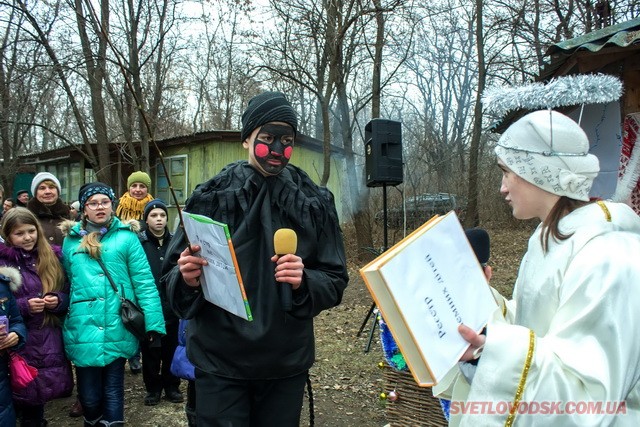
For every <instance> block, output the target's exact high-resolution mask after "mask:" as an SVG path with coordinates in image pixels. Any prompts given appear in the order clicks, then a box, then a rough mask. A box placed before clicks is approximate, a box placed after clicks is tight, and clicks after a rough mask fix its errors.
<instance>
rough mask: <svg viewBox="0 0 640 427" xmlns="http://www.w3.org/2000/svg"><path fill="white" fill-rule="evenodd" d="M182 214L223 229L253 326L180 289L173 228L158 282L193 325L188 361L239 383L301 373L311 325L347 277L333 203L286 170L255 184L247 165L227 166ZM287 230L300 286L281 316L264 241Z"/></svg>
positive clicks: (269, 244) (337, 297) (310, 357)
mask: <svg viewBox="0 0 640 427" xmlns="http://www.w3.org/2000/svg"><path fill="white" fill-rule="evenodd" d="M185 210H186V211H187V212H191V213H197V214H202V215H206V216H208V217H210V218H212V219H214V220H217V221H220V222H224V223H226V224H227V225H229V229H230V231H231V235H232V240H233V245H234V247H235V250H236V256H237V258H238V263H239V266H240V271H241V274H242V277H243V281H244V286H245V290H246V293H247V298H248V300H249V305H250V307H251V312H252V315H253V321H252V322H248V321H246V320H244V319H242V318H239V317H236V316H234V315H232V314H230V313H228V312H226V311H224V310H222V309H220V308H218V307H217V306H215V305H213V304H211V303H209V302H207V301H206V300H205V299H204V296H203V295H202V292H200V291H199V288H191V287H188V286H187V285H186V284H185V283H184V281H183V280H182V276H181V274H180V271H179V269H178V267H177V266H176V262H177V260H178V258H179V256H180V253H181V252H182V251H183V250H184V249H185V248H186V247H187V243H186V240H185V236H184V232H183V231H182V229H180V228H179V229H178V230H177V231H176V233H175V235H174V237H173V239H172V241H171V244H170V246H169V248H168V250H167V258H166V261H165V265H164V271H165V272H166V273H167V274H166V275H165V277H164V279H163V280H164V281H165V283H166V286H167V296H168V299H169V304H170V305H171V306H172V308H173V309H174V311H175V312H176V313H177V314H178V315H179V316H180V317H182V318H187V319H192V320H190V323H189V328H188V333H187V342H188V344H187V354H188V356H189V360H191V362H192V363H193V364H194V365H195V366H196V367H197V368H199V369H201V370H203V371H205V372H209V373H213V374H216V375H220V376H224V377H230V378H238V379H275V378H286V377H290V376H293V375H297V374H300V373H302V372H304V371H306V370H307V369H309V368H310V367H311V365H312V364H313V361H314V358H315V344H314V334H313V317H314V316H316V315H317V314H319V313H320V312H321V311H322V310H325V309H328V308H331V307H334V306H336V305H337V304H339V303H340V301H341V299H342V293H343V292H344V289H345V288H346V286H347V282H348V276H347V267H346V260H345V253H344V245H343V241H342V233H341V230H340V227H339V224H338V217H337V214H336V211H335V205H334V202H333V195H332V194H331V192H330V191H328V190H327V189H325V188H322V187H319V186H317V185H316V184H314V183H313V181H312V180H311V179H310V178H309V176H308V175H307V174H306V173H305V172H303V171H302V170H301V169H299V168H297V167H295V166H293V165H288V166H287V167H286V168H285V169H284V170H283V171H282V172H281V173H280V174H279V175H276V176H270V177H264V176H262V175H261V174H260V173H259V172H258V171H256V170H255V169H254V168H253V167H251V166H250V165H249V164H248V162H246V161H240V162H236V163H232V164H230V165H228V166H226V167H225V168H224V169H223V170H222V171H221V172H220V173H219V174H218V175H216V176H215V177H214V178H212V179H211V180H209V181H207V182H205V183H203V184H200V185H199V186H198V187H197V188H196V190H195V191H194V193H193V195H192V196H191V197H190V198H189V200H187V203H186V206H185ZM279 228H291V229H293V230H295V232H296V234H297V235H298V249H297V252H296V255H298V256H300V257H301V258H302V261H303V263H304V266H305V268H304V273H303V279H302V285H301V286H300V288H298V289H297V290H295V291H293V308H292V311H291V312H290V313H285V312H284V311H283V310H282V308H281V305H280V298H279V292H278V287H279V286H289V285H282V284H279V283H277V282H276V281H275V278H274V274H275V263H273V262H272V261H271V257H272V256H273V254H274V253H275V252H274V249H273V234H274V232H275V231H276V230H277V229H279Z"/></svg>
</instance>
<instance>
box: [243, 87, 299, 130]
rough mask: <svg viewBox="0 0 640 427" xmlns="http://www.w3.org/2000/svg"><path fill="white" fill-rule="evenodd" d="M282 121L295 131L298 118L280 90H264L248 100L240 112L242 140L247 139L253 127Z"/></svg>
mask: <svg viewBox="0 0 640 427" xmlns="http://www.w3.org/2000/svg"><path fill="white" fill-rule="evenodd" d="M270 122H284V123H287V124H289V125H291V127H292V128H293V132H294V133H295V132H297V128H298V119H297V118H296V112H295V111H294V109H293V107H292V106H291V104H290V103H289V101H287V98H286V97H285V96H284V94H283V93H281V92H264V93H261V94H260V95H256V96H254V97H253V98H251V99H250V100H249V105H247V109H246V110H245V111H244V113H243V114H242V133H241V135H240V136H241V138H242V141H244V140H245V139H247V138H248V137H249V135H251V132H253V131H254V129H256V128H258V127H260V126H262V125H264V124H267V123H270Z"/></svg>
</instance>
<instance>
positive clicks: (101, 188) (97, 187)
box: [78, 182, 116, 212]
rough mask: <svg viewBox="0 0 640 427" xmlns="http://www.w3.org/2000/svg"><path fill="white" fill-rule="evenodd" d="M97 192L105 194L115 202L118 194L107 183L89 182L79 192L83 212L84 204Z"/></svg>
mask: <svg viewBox="0 0 640 427" xmlns="http://www.w3.org/2000/svg"><path fill="white" fill-rule="evenodd" d="M95 194H104V195H105V196H107V197H108V198H109V199H110V200H111V203H115V201H116V195H115V193H114V192H113V189H112V188H111V187H109V186H108V185H107V184H105V183H102V182H89V183H87V184H85V185H83V186H82V187H80V191H79V192H78V201H79V202H80V211H81V212H82V211H84V204H85V203H87V200H88V199H89V197H91V196H93V195H95Z"/></svg>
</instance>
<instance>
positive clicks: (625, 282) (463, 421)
mask: <svg viewBox="0 0 640 427" xmlns="http://www.w3.org/2000/svg"><path fill="white" fill-rule="evenodd" d="M588 150H589V141H588V139H587V136H586V134H585V133H584V132H583V131H582V129H581V128H580V126H579V125H578V124H577V123H576V122H574V121H573V120H572V119H570V118H569V117H566V116H564V115H563V114H561V113H558V112H555V111H551V110H543V111H536V112H533V113H530V114H528V115H526V116H525V117H523V118H521V119H520V120H518V121H517V122H515V123H514V124H512V125H511V126H510V127H509V128H508V129H507V130H506V131H505V133H504V134H503V135H502V136H501V138H500V139H499V141H498V143H497V147H496V149H495V152H496V154H497V157H498V165H499V167H500V168H501V169H502V171H503V177H502V185H501V188H500V192H501V194H502V195H503V196H504V198H505V200H506V201H507V202H508V203H509V205H510V206H511V208H512V211H513V215H514V217H515V218H517V219H522V220H526V219H531V218H538V219H540V221H541V223H540V224H539V226H538V227H537V229H536V230H535V232H534V233H533V235H532V236H531V238H530V239H529V245H528V249H527V252H526V254H525V255H524V258H523V260H522V263H521V265H520V270H519V273H518V278H517V280H516V284H515V287H514V291H513V299H512V300H510V301H507V300H505V299H504V298H503V299H502V307H500V309H499V310H497V311H496V312H495V313H494V316H493V317H492V318H491V319H490V321H489V322H488V324H487V327H486V329H485V332H484V333H481V334H476V333H475V331H473V330H471V329H470V328H468V327H466V326H464V325H461V326H460V328H459V331H460V333H461V335H462V336H463V337H464V338H465V339H466V340H467V341H468V342H469V343H470V344H471V345H470V347H469V349H468V350H467V352H466V353H465V354H464V355H463V357H462V359H461V362H460V363H459V364H458V366H457V367H456V368H455V369H454V370H453V371H452V372H450V373H449V375H448V376H447V377H446V379H445V380H444V381H442V382H441V383H439V384H438V385H437V386H436V387H434V390H433V392H434V395H436V396H438V397H442V398H450V399H452V402H451V419H450V425H451V426H474V427H477V426H502V425H505V426H511V425H513V426H540V425H543V426H639V425H640V382H639V379H640V339H639V338H640V218H639V217H638V216H637V215H636V214H635V213H634V212H633V210H632V209H631V208H630V207H628V206H627V205H624V204H620V203H612V202H608V201H591V200H590V199H589V191H590V189H591V185H592V183H593V179H594V178H595V177H596V175H597V174H598V172H599V163H598V159H597V158H596V157H595V156H594V155H592V154H589V153H588Z"/></svg>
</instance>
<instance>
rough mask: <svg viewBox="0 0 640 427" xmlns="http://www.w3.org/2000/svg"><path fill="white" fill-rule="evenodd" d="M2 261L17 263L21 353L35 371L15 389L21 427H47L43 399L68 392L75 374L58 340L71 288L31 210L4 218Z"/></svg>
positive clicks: (0, 252) (15, 264) (60, 340)
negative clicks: (24, 328) (23, 385)
mask: <svg viewBox="0 0 640 427" xmlns="http://www.w3.org/2000/svg"><path fill="white" fill-rule="evenodd" d="M1 235H2V238H3V239H4V241H5V243H4V244H0V265H6V266H10V267H16V268H18V269H19V270H20V273H21V275H22V287H21V288H20V289H18V290H17V291H16V292H15V297H16V300H17V302H18V307H19V308H20V313H21V314H22V317H23V319H24V322H25V324H26V326H27V332H28V337H27V342H26V345H25V346H24V348H23V349H22V350H20V351H19V353H20V354H21V355H22V356H23V357H24V358H25V359H26V361H27V362H28V363H29V364H30V365H31V366H34V367H36V368H37V369H38V376H37V377H36V379H35V381H33V382H32V383H30V384H29V385H28V386H27V387H26V388H24V389H23V390H20V391H18V392H14V393H13V402H14V406H15V409H16V413H17V415H18V417H19V419H20V425H21V426H45V425H47V421H46V420H45V419H44V405H45V403H46V402H48V401H50V400H52V399H55V398H58V397H66V396H69V395H71V391H72V390H73V377H72V374H71V364H70V363H69V361H68V360H67V358H66V356H65V352H64V347H63V343H62V328H61V322H62V319H63V316H64V315H65V314H66V312H67V308H68V306H69V288H68V284H67V282H66V280H65V276H64V273H63V270H62V265H61V264H60V260H59V253H60V250H59V248H58V247H55V249H56V251H57V253H56V252H54V249H53V248H52V247H51V246H50V245H49V243H48V242H47V240H46V239H45V236H44V233H43V231H42V227H41V226H40V223H39V222H38V220H37V218H36V217H35V216H34V214H33V213H31V211H29V210H28V209H25V208H14V209H12V210H11V211H9V212H7V214H6V215H5V217H4V219H3V222H2V230H1Z"/></svg>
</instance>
